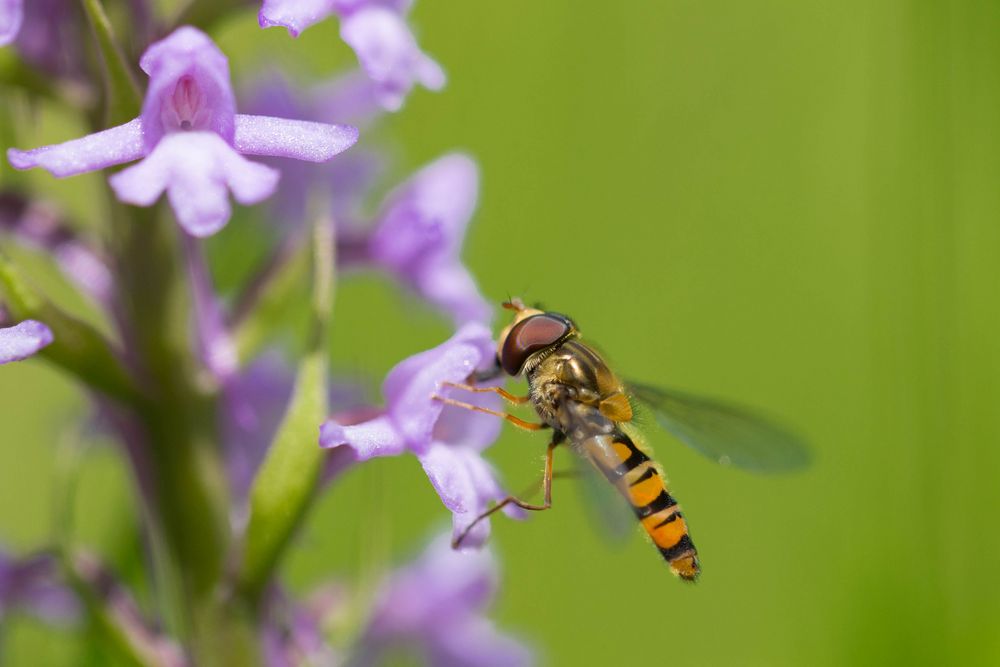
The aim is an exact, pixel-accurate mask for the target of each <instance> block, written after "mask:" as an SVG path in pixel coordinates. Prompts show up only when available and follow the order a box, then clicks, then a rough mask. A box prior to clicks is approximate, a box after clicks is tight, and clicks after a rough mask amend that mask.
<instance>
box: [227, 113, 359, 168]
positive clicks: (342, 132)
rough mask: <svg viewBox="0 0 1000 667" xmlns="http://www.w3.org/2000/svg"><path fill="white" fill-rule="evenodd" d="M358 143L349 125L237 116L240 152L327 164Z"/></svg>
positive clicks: (238, 147) (355, 131)
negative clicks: (335, 156)
mask: <svg viewBox="0 0 1000 667" xmlns="http://www.w3.org/2000/svg"><path fill="white" fill-rule="evenodd" d="M357 140H358V130H357V128H354V127H351V126H350V125H332V124H329V123H314V122H312V121H306V120H287V119H285V118H272V117H270V116H248V115H245V114H239V115H237V116H236V138H235V139H234V146H235V147H236V150H238V151H239V152H240V153H245V154H249V155H273V156H276V157H289V158H295V159H297V160H307V161H309V162H326V161H327V160H329V159H330V158H332V157H333V156H334V155H336V154H338V153H342V152H343V151H345V150H347V149H348V148H350V147H351V146H353V145H354V143H355V142H356V141H357Z"/></svg>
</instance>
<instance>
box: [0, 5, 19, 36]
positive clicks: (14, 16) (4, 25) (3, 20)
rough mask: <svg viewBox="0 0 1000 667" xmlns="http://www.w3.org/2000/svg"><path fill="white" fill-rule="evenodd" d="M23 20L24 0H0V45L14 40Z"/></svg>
mask: <svg viewBox="0 0 1000 667" xmlns="http://www.w3.org/2000/svg"><path fill="white" fill-rule="evenodd" d="M23 20H24V0H0V46H7V45H8V44H10V43H11V42H13V41H14V39H15V38H16V37H17V33H18V32H20V30H21V21H23Z"/></svg>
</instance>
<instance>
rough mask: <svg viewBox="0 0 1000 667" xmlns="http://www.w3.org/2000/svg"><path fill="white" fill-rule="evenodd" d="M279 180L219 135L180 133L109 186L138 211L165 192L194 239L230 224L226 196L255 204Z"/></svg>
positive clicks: (275, 172)
mask: <svg viewBox="0 0 1000 667" xmlns="http://www.w3.org/2000/svg"><path fill="white" fill-rule="evenodd" d="M278 178H279V174H278V172H277V171H275V170H274V169H271V168H270V167H266V166H264V165H262V164H256V163H254V162H250V161H249V160H246V159H244V158H243V157H242V156H241V155H240V154H239V153H237V152H236V151H235V150H233V148H232V147H230V146H229V144H227V143H226V142H225V141H224V140H223V139H222V137H220V136H219V135H217V134H215V133H214V132H178V133H173V134H168V135H166V136H164V138H163V139H162V140H161V141H160V143H159V144H157V146H156V148H155V149H154V150H153V152H152V153H150V154H149V156H147V157H146V159H145V160H143V161H142V162H140V163H139V164H137V165H135V166H134V167H130V168H128V169H126V170H125V171H122V172H121V173H118V174H115V175H114V176H112V177H111V179H110V181H111V187H112V188H114V190H115V194H117V195H118V198H119V199H121V200H122V201H124V202H128V203H130V204H135V205H137V206H149V205H151V204H152V203H153V202H155V201H156V200H157V199H159V197H160V195H161V194H163V192H164V190H166V191H167V196H168V198H169V199H170V204H171V206H172V207H173V209H174V214H175V215H176V216H177V221H178V222H179V223H180V225H181V226H182V227H183V228H184V229H185V230H186V231H187V232H188V233H189V234H191V235H192V236H209V235H211V234H214V233H215V232H217V231H219V230H220V229H221V228H222V227H224V226H225V224H226V222H228V221H229V215H230V207H229V199H228V196H227V190H231V191H232V193H233V197H234V198H235V199H236V201H238V202H239V203H241V204H244V205H249V204H256V203H258V202H260V201H261V200H263V199H266V198H267V197H269V196H270V195H271V194H272V193H273V192H274V189H275V187H276V186H277V184H278Z"/></svg>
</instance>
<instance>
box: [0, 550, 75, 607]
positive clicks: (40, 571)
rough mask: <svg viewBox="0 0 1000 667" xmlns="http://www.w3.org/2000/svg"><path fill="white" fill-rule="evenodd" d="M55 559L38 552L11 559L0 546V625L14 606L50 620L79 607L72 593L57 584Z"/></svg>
mask: <svg viewBox="0 0 1000 667" xmlns="http://www.w3.org/2000/svg"><path fill="white" fill-rule="evenodd" d="M57 573H58V570H57V567H56V562H55V559H54V558H53V557H52V556H50V555H47V554H38V555H35V556H29V557H26V558H22V559H14V558H12V557H10V556H9V555H8V554H6V553H4V552H3V551H2V550H0V625H2V624H3V619H4V616H5V615H6V614H7V613H8V612H10V611H12V610H14V609H24V610H25V611H28V612H30V613H32V614H34V615H36V616H38V617H40V618H43V619H45V620H47V621H50V622H67V621H71V620H73V619H74V618H75V617H76V614H77V612H78V611H79V609H78V605H77V602H76V597H75V596H74V595H73V593H72V592H71V591H70V590H69V589H67V588H66V587H64V586H63V585H61V584H60V583H59V581H58V577H57Z"/></svg>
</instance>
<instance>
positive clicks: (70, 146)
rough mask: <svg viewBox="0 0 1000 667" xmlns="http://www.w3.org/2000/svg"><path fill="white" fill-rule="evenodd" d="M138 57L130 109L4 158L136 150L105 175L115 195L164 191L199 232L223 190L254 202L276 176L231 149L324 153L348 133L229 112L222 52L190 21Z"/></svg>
mask: <svg viewBox="0 0 1000 667" xmlns="http://www.w3.org/2000/svg"><path fill="white" fill-rule="evenodd" d="M140 65H141V67H142V69H143V71H145V72H146V73H147V74H148V75H149V77H150V80H149V88H148V90H147V93H146V99H145V102H144V103H143V108H142V115H141V116H140V117H139V118H136V119H134V120H132V121H130V122H128V123H126V124H124V125H119V126H118V127H114V128H111V129H109V130H104V131H103V132H98V133H95V134H91V135H88V136H86V137H82V138H80V139H75V140H73V141H68V142H66V143H63V144H57V145H53V146H45V147H42V148H37V149H34V150H32V151H19V150H16V149H10V150H9V151H8V152H7V155H8V158H9V159H10V162H11V164H12V165H14V166H15V167H16V168H18V169H28V168H31V167H39V166H40V167H43V168H45V169H47V170H48V171H50V172H51V173H52V174H53V175H55V176H58V177H63V176H72V175H75V174H81V173H84V172H88V171H94V170H97V169H103V168H105V167H110V166H112V165H116V164H122V163H124V162H131V161H133V160H137V159H140V158H143V160H142V162H140V163H139V164H137V165H135V166H133V167H130V168H128V169H126V170H124V171H122V172H120V173H118V174H115V175H114V176H112V177H111V179H110V182H111V186H112V188H114V190H115V193H116V194H117V195H118V198H119V199H121V200H122V201H125V202H128V203H131V204H136V205H139V206H150V205H152V204H153V203H154V202H155V201H156V200H157V199H159V197H160V195H162V194H163V193H164V192H166V193H167V197H168V199H169V200H170V203H171V205H172V206H173V209H174V213H175V214H176V216H177V219H178V222H179V223H180V224H181V226H182V227H184V229H185V230H186V231H187V232H188V233H190V234H191V235H193V236H208V235H211V234H214V233H215V232H217V231H218V230H219V229H221V228H222V227H223V226H224V225H225V224H226V222H227V221H228V220H229V215H230V206H229V200H228V196H227V192H228V191H232V193H233V196H234V198H235V199H236V200H237V201H238V202H240V203H241V204H255V203H258V202H260V201H262V200H263V199H266V198H267V197H269V196H270V195H271V194H272V193H273V191H274V189H275V187H276V185H277V181H278V176H279V174H278V172H277V171H276V170H274V169H271V168H270V167H266V166H264V165H262V164H257V163H254V162H250V161H248V160H246V159H244V158H243V156H242V155H241V153H242V154H248V155H271V156H277V157H292V158H296V159H300V160H308V161H311V162H324V161H326V160H329V159H330V158H332V157H333V156H334V155H336V154H337V153H340V152H341V151H343V150H345V149H347V148H349V147H350V146H351V145H353V144H354V142H355V141H356V140H357V130H355V129H354V128H352V127H348V126H342V125H328V124H323V123H314V122H308V121H298V120H286V119H281V118H271V117H266V116H247V115H239V114H236V113H235V102H234V99H233V92H232V88H231V86H230V82H229V65H228V62H227V60H226V57H225V56H224V55H223V54H222V52H221V51H220V50H219V48H218V47H217V46H216V45H215V44H214V43H213V42H212V40H211V39H209V38H208V36H207V35H205V34H204V33H202V32H201V31H199V30H197V29H195V28H191V27H182V28H179V29H177V30H176V31H174V32H173V33H172V34H171V35H169V36H168V37H166V38H165V39H163V40H161V41H159V42H157V43H155V44H153V45H152V46H150V47H149V49H147V50H146V53H145V54H144V55H143V57H142V60H141V61H140Z"/></svg>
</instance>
